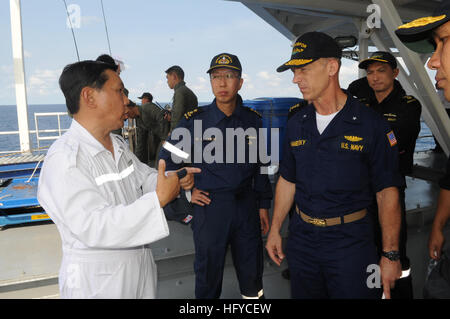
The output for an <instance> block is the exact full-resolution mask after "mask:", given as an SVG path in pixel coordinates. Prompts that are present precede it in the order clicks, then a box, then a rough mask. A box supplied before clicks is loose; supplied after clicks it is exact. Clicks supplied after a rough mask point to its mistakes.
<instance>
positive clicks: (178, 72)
mask: <svg viewBox="0 0 450 319" xmlns="http://www.w3.org/2000/svg"><path fill="white" fill-rule="evenodd" d="M166 73H167V74H170V73H175V74H176V75H177V76H178V77H179V78H180V79H181V80H184V71H183V69H182V68H181V67H179V66H178V65H174V66H171V67H170V68H168V69H167V70H166Z"/></svg>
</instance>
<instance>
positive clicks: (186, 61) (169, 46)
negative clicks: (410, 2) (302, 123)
mask: <svg viewBox="0 0 450 319" xmlns="http://www.w3.org/2000/svg"><path fill="white" fill-rule="evenodd" d="M66 1H67V4H68V5H69V6H70V5H76V6H77V8H79V9H80V14H81V20H79V22H80V25H79V28H75V29H74V32H75V36H76V40H77V45H78V49H79V53H80V58H81V59H82V60H86V59H95V58H96V57H97V56H98V55H100V54H103V53H109V52H108V44H107V38H106V33H105V27H104V22H103V16H102V9H101V4H100V0H66ZM21 2H22V23H23V38H24V50H25V71H26V82H27V96H28V103H29V104H59V103H64V98H63V95H62V93H61V92H60V90H59V87H58V77H59V75H60V74H61V71H62V69H63V67H64V66H65V65H67V64H69V63H72V62H75V61H76V60H77V55H76V51H75V46H74V43H73V39H72V34H71V30H70V28H68V26H67V14H66V11H65V6H64V2H63V0H39V1H36V0H22V1H21ZM103 3H104V9H105V15H106V21H107V26H108V30H109V38H110V43H111V50H112V55H113V56H114V57H117V58H120V59H121V60H123V61H124V63H125V66H126V68H125V70H124V71H123V72H122V75H121V76H122V80H123V81H124V83H125V86H126V87H127V88H128V89H129V91H130V98H131V99H133V100H135V101H137V99H136V97H137V96H139V95H140V94H141V93H142V92H144V91H148V92H151V93H152V94H153V96H154V99H155V100H156V101H161V102H169V101H171V98H172V95H173V91H172V90H170V89H169V88H168V87H167V83H166V78H165V75H166V74H165V72H164V71H165V70H166V69H167V68H168V67H170V66H172V65H175V64H176V65H180V66H181V67H182V68H183V69H184V71H185V73H186V78H185V80H186V82H187V85H188V86H189V87H190V88H191V89H192V90H193V91H194V92H195V93H196V95H197V96H198V99H199V101H202V102H208V101H211V100H212V99H213V96H212V93H211V88H210V83H209V78H208V77H207V74H206V70H207V69H208V67H209V64H210V61H211V58H212V57H213V56H214V55H216V54H218V53H221V52H229V53H232V54H235V55H237V56H238V57H239V59H240V61H241V63H242V66H243V77H244V85H243V88H242V90H241V92H240V93H241V95H242V96H243V98H244V99H253V98H258V97H267V96H272V97H280V96H285V97H287V96H290V97H301V94H300V93H299V90H298V88H297V87H296V86H295V85H294V84H292V73H291V72H289V71H287V72H283V73H277V72H276V71H275V69H276V68H277V67H278V66H279V65H280V64H282V63H283V62H285V61H287V60H288V59H289V57H290V51H291V47H290V44H291V42H290V40H289V39H287V38H285V37H284V36H282V35H281V34H280V33H279V32H278V31H276V30H275V29H274V28H273V27H271V26H270V25H268V24H267V23H266V22H264V21H263V20H262V19H261V18H259V17H258V16H257V15H256V14H254V13H253V12H252V11H250V10H249V9H248V8H247V7H245V6H244V5H242V4H241V3H238V2H233V1H223V0H189V1H188V0H128V1H122V0H103ZM72 14H73V16H75V15H74V12H72ZM0 43H1V47H0V48H1V49H0V105H5V104H15V92H14V75H13V60H12V50H11V27H10V10H9V1H6V0H1V1H0ZM343 62H344V63H343V67H342V70H341V86H342V87H344V88H345V87H347V86H348V84H349V83H350V82H351V81H352V80H354V79H356V78H357V76H358V70H357V64H356V63H355V62H352V61H349V60H346V59H344V61H343Z"/></svg>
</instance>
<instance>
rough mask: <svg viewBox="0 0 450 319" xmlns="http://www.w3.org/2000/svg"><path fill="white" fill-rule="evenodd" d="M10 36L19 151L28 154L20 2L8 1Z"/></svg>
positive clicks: (17, 0)
mask: <svg viewBox="0 0 450 319" xmlns="http://www.w3.org/2000/svg"><path fill="white" fill-rule="evenodd" d="M9 3H10V11H11V36H12V52H13V60H14V80H15V86H16V104H17V120H18V124H19V137H20V150H21V151H22V152H30V151H31V147H30V133H29V129H28V117H27V114H28V106H27V90H26V85H25V67H24V63H23V43H22V17H21V12H20V0H10V2H9Z"/></svg>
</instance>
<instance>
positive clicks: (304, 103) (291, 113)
mask: <svg viewBox="0 0 450 319" xmlns="http://www.w3.org/2000/svg"><path fill="white" fill-rule="evenodd" d="M307 105H308V101H306V100H305V101H302V102H300V103H297V104H295V105H293V106H291V107H290V108H289V112H288V120H289V119H290V118H291V117H292V116H294V114H295V113H297V112H298V111H300V110H301V109H302V108H304V107H305V106H307Z"/></svg>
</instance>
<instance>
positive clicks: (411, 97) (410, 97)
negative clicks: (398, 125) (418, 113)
mask: <svg viewBox="0 0 450 319" xmlns="http://www.w3.org/2000/svg"><path fill="white" fill-rule="evenodd" d="M402 99H404V100H406V103H411V102H414V101H417V100H416V98H415V97H414V96H412V95H405V96H403V97H402Z"/></svg>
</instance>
